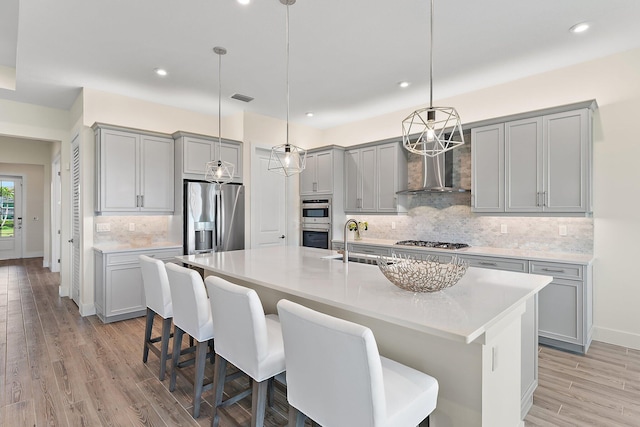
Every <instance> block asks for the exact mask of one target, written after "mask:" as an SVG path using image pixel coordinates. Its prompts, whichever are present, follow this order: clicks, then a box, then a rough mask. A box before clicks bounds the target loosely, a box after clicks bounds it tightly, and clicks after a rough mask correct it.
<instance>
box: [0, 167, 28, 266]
mask: <svg viewBox="0 0 640 427" xmlns="http://www.w3.org/2000/svg"><path fill="white" fill-rule="evenodd" d="M22 200H23V199H22V178H21V177H17V176H2V175H0V259H17V258H22Z"/></svg>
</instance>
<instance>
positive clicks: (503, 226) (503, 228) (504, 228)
mask: <svg viewBox="0 0 640 427" xmlns="http://www.w3.org/2000/svg"><path fill="white" fill-rule="evenodd" d="M500 233H502V234H507V224H500Z"/></svg>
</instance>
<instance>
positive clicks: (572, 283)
mask: <svg viewBox="0 0 640 427" xmlns="http://www.w3.org/2000/svg"><path fill="white" fill-rule="evenodd" d="M582 283H583V282H582V281H579V280H566V279H555V278H554V280H553V282H551V283H549V284H548V285H547V286H545V287H544V288H543V289H542V290H541V291H540V293H539V294H538V295H539V296H538V316H539V323H538V327H539V331H538V334H539V335H540V336H541V337H546V338H552V339H556V340H559V341H564V342H568V343H573V344H582V309H583V307H582V303H581V301H582Z"/></svg>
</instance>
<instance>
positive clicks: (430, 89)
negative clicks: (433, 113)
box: [429, 0, 433, 108]
mask: <svg viewBox="0 0 640 427" xmlns="http://www.w3.org/2000/svg"><path fill="white" fill-rule="evenodd" d="M430 19H431V22H430V24H429V28H430V36H429V37H430V39H429V108H433V0H431V17H430Z"/></svg>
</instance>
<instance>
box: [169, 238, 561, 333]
mask: <svg viewBox="0 0 640 427" xmlns="http://www.w3.org/2000/svg"><path fill="white" fill-rule="evenodd" d="M336 256H338V254H337V252H335V251H331V250H325V249H315V248H306V247H293V246H279V247H268V248H261V249H249V250H243V251H231V252H218V253H213V254H200V255H185V256H181V257H177V259H178V260H180V261H182V262H184V263H187V264H190V265H194V266H198V267H201V268H204V269H205V270H209V271H211V272H214V273H215V272H218V273H221V274H224V275H226V276H229V277H231V278H237V279H240V280H243V281H247V282H249V283H253V284H256V285H259V286H263V287H266V288H269V289H273V290H276V291H281V292H284V293H287V294H290V295H295V296H298V297H302V298H307V299H310V300H312V301H316V302H320V303H324V304H328V305H331V306H334V307H338V308H341V309H347V310H350V311H352V312H355V313H358V314H362V315H366V316H370V317H373V318H376V319H380V320H384V321H388V322H391V323H394V324H397V325H401V326H404V327H408V328H412V329H415V330H419V331H422V332H426V333H429V334H432V335H437V336H441V337H444V338H448V339H452V340H456V341H463V342H466V343H470V342H472V341H474V340H475V339H476V338H478V337H480V336H481V335H482V334H483V333H484V332H485V331H487V330H488V329H489V328H490V327H492V326H493V325H496V324H497V323H498V322H499V321H500V320H501V319H503V318H505V317H506V316H508V315H509V314H510V313H512V312H513V311H514V310H517V309H518V307H520V306H521V305H522V304H523V303H524V302H525V301H526V300H527V299H528V298H530V297H531V296H533V295H534V294H536V293H537V292H539V291H540V290H541V289H542V288H543V287H544V286H546V285H547V284H548V283H549V282H551V280H552V278H551V277H549V276H541V275H535V274H524V273H514V272H507V271H498V270H487V269H481V268H469V269H468V270H467V273H466V274H465V276H464V277H463V278H462V279H461V280H460V281H459V282H458V283H457V284H456V285H454V286H453V287H451V288H448V289H445V290H443V291H440V292H435V293H412V292H408V291H404V290H402V289H399V288H397V287H396V286H395V285H393V284H392V283H391V282H389V281H388V280H387V279H386V278H385V277H384V276H383V275H382V273H381V272H380V270H379V269H378V267H377V266H376V265H367V264H358V263H353V262H350V263H347V264H344V263H343V262H342V260H341V259H339V260H336V259H332V258H328V257H334V258H335V257H336Z"/></svg>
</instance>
